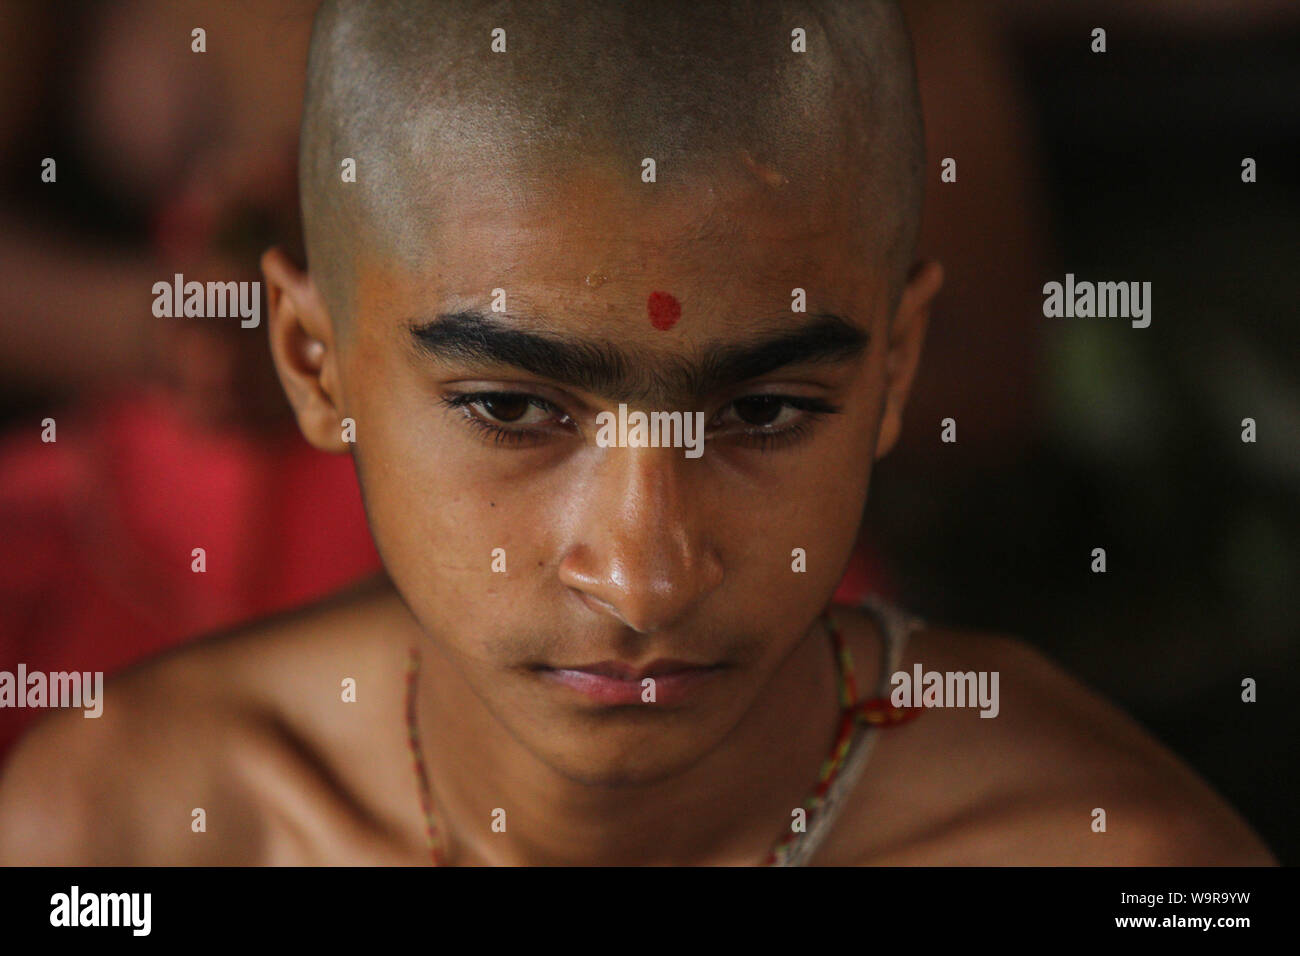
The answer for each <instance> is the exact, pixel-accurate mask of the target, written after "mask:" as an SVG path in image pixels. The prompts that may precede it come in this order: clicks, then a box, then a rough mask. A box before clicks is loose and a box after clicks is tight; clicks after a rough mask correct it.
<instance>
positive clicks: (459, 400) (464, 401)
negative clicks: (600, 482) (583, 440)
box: [439, 392, 573, 445]
mask: <svg viewBox="0 0 1300 956" xmlns="http://www.w3.org/2000/svg"><path fill="white" fill-rule="evenodd" d="M439 401H440V402H441V403H442V404H443V405H446V406H447V407H448V408H453V409H457V410H459V411H460V412H461V415H462V416H463V418H464V421H465V424H467V425H469V426H470V427H471V428H475V429H478V430H479V431H480V432H482V433H483V434H484V435H485V436H487V437H488V438H490V439H491V440H492V441H493V442H494V443H496V444H499V445H501V444H505V445H518V444H522V443H525V442H537V441H540V440H545V438H546V435H547V433H548V432H549V431H550V429H549V428H547V427H546V426H547V423H548V422H551V421H552V420H554V422H553V423H554V424H555V425H556V426H564V425H571V424H572V423H573V420H572V419H571V418H569V416H568V415H566V414H565V413H564V412H563V411H562V410H560V409H559V408H556V407H555V406H554V405H552V404H551V403H550V402H548V401H546V399H544V398H540V397H538V396H536V395H529V394H527V393H525V392H469V393H466V394H464V395H451V396H448V397H446V398H442V399H439ZM530 413H531V414H530Z"/></svg>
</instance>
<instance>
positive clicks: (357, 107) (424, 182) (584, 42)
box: [299, 0, 924, 321]
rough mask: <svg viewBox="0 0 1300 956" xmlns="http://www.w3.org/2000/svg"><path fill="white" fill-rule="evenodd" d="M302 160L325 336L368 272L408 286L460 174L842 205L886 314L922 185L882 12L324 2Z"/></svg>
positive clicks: (901, 71)
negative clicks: (646, 179)
mask: <svg viewBox="0 0 1300 956" xmlns="http://www.w3.org/2000/svg"><path fill="white" fill-rule="evenodd" d="M498 28H499V29H500V30H502V31H504V44H505V52H495V51H494V50H493V31H495V30H497V29H498ZM795 30H801V31H802V34H803V36H804V37H805V38H806V39H805V41H804V42H805V43H806V52H796V51H795V50H794V49H792V44H793V43H795V38H794V36H792V31H795ZM500 42H501V37H500V35H498V45H499V44H500ZM300 149H301V155H300V170H299V172H300V185H301V195H302V203H303V223H304V230H305V238H306V244H307V253H308V259H309V265H310V268H311V272H312V275H313V278H314V279H315V281H316V282H317V285H318V286H319V287H320V288H321V290H322V292H323V294H324V296H325V299H326V302H327V304H328V305H329V307H330V310H331V313H332V314H333V315H334V316H335V319H336V321H337V320H339V319H344V320H346V318H347V317H348V316H349V315H350V313H351V311H352V301H353V300H352V288H353V283H354V280H355V275H356V269H357V266H358V262H359V259H360V258H361V257H365V256H377V255H384V256H391V257H396V258H398V259H399V260H401V261H403V262H405V263H407V264H410V265H415V264H418V263H419V262H420V261H421V254H422V252H421V247H422V246H424V245H426V244H427V242H428V237H429V236H430V235H431V234H436V233H444V234H445V233H446V232H448V231H449V227H453V226H454V223H455V218H456V211H455V209H454V208H453V207H452V205H451V204H450V203H449V202H447V194H448V187H449V185H451V184H452V183H453V182H454V181H455V178H456V177H457V175H458V174H462V173H463V172H464V171H466V170H470V169H472V170H475V171H477V172H484V171H487V172H497V173H500V174H501V175H502V176H506V177H513V178H514V181H517V182H523V183H527V182H531V181H536V179H537V177H538V175H539V171H545V170H551V171H560V170H564V169H566V168H571V167H572V166H574V165H582V164H596V165H599V166H601V167H603V168H606V169H614V170H619V171H622V172H623V173H625V175H626V176H627V180H628V183H629V186H633V185H635V184H637V183H639V175H640V171H641V160H642V158H643V157H652V158H654V159H655V162H656V165H657V169H658V184H659V187H658V188H666V189H672V188H674V186H679V185H689V183H690V181H691V179H692V177H693V176H695V175H699V174H700V173H702V172H704V171H708V170H710V169H711V168H712V167H714V166H716V164H717V163H718V162H719V159H720V157H731V158H734V157H736V156H740V157H742V158H743V162H744V164H745V165H746V166H747V167H748V168H749V169H750V171H751V172H752V173H753V175H755V176H757V177H759V179H760V181H763V182H766V183H767V185H769V186H770V187H771V188H773V189H786V190H791V191H794V192H796V193H797V192H799V191H809V192H812V191H817V190H821V191H826V190H834V191H836V195H835V197H834V199H833V202H834V203H835V204H836V205H839V206H842V207H843V206H847V207H848V208H850V209H851V210H852V211H853V215H854V216H855V222H857V223H859V224H860V226H861V228H860V231H859V234H858V236H857V237H856V238H858V239H860V241H861V243H862V245H861V249H862V252H863V256H864V258H865V260H866V261H868V262H870V263H872V264H873V265H875V267H876V268H877V269H878V271H879V275H880V278H881V280H882V281H884V282H886V283H887V285H888V290H889V303H890V308H891V310H892V308H893V307H894V306H895V305H896V303H897V299H898V295H899V293H900V292H901V288H902V284H903V279H904V276H905V270H906V268H907V266H908V264H909V262H910V259H911V256H912V254H913V251H914V246H915V241H916V231H917V225H918V221H919V216H920V203H921V177H922V167H923V164H924V142H923V135H922V129H921V118H920V107H919V102H918V96H917V92H916V81H915V76H914V71H913V66H912V55H911V46H910V42H909V39H908V36H907V31H906V27H905V25H904V23H903V20H902V16H901V14H900V13H899V11H898V9H897V7H896V5H895V4H894V3H892V2H884V0H860V2H804V0H747V2H731V3H725V2H718V3H713V2H709V3H701V2H700V0H687V2H679V0H658V2H653V3H644V4H643V3H634V2H628V0H530V2H529V3H526V4H518V3H501V2H472V0H374V2H358V0H325V2H324V3H323V4H322V6H321V9H320V11H319V13H318V14H317V18H316V23H315V26H314V28H313V32H312V40H311V52H310V56H309V61H308V78H307V93H306V102H305V104H304V110H303V122H302V139H301V147H300ZM345 158H352V159H355V161H356V164H357V181H356V182H355V183H348V182H343V181H342V179H341V176H340V164H341V163H342V161H343V160H344V159H345ZM525 169H527V170H528V171H529V175H528V176H524V175H523V171H524V170H525ZM540 175H542V176H544V175H545V174H544V173H541V174H540ZM738 228H742V229H743V224H740V225H739V226H738Z"/></svg>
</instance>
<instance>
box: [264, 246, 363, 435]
mask: <svg viewBox="0 0 1300 956" xmlns="http://www.w3.org/2000/svg"><path fill="white" fill-rule="evenodd" d="M262 274H263V276H265V278H266V289H267V306H268V312H269V315H268V321H267V328H268V331H269V333H270V336H271V357H272V358H273V360H274V361H275V369H276V374H277V375H279V377H280V384H281V386H282V387H283V388H284V393H285V395H286V396H287V397H288V399H289V403H290V404H291V405H292V406H293V409H294V414H295V415H296V416H297V419H298V427H299V429H301V431H302V434H303V437H304V438H306V439H307V441H308V442H310V443H311V444H312V445H313V446H315V447H316V448H319V449H320V450H321V451H329V452H344V451H347V450H348V447H347V443H345V442H344V441H343V432H342V429H341V427H340V425H339V423H340V421H341V419H342V418H343V414H342V411H341V402H340V398H341V396H340V394H339V392H340V390H339V387H338V382H339V376H338V353H337V350H336V349H335V345H334V332H333V326H332V324H331V322H330V317H329V311H328V309H327V308H326V306H325V303H324V301H323V299H322V298H321V296H320V293H319V292H318V291H317V289H316V285H315V283H314V282H312V280H311V277H310V276H309V275H307V273H305V272H303V271H302V270H301V269H299V268H298V266H297V265H295V264H294V263H293V262H292V260H290V259H289V257H288V256H287V255H285V253H284V252H283V251H282V250H281V249H279V248H274V249H268V250H267V251H266V253H265V254H263V256H262Z"/></svg>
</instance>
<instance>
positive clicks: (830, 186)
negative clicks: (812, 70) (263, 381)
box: [362, 147, 879, 330]
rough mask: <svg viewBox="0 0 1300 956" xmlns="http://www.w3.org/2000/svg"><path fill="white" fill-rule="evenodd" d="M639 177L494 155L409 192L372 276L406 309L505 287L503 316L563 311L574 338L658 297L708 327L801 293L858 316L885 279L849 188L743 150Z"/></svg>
mask: <svg viewBox="0 0 1300 956" xmlns="http://www.w3.org/2000/svg"><path fill="white" fill-rule="evenodd" d="M643 168H644V167H643V165H642V163H641V161H640V160H638V159H636V158H631V159H629V160H628V161H627V162H626V163H623V164H619V163H616V162H613V161H601V162H586V163H582V164H577V163H567V164H564V165H556V164H550V163H545V162H538V161H536V160H532V161H529V160H528V159H526V158H523V157H517V156H504V157H503V156H498V157H496V158H495V159H494V161H492V162H489V163H479V164H460V165H459V166H456V167H453V168H450V169H445V170H443V171H442V172H441V174H440V175H439V176H438V177H437V178H436V180H434V181H431V182H430V183H429V185H430V186H431V188H428V189H415V190H412V194H413V195H423V196H427V197H428V198H427V199H426V200H425V201H423V202H413V203H410V204H408V205H407V206H406V207H405V208H404V209H402V210H401V211H400V212H398V213H397V214H398V215H401V216H402V217H403V218H404V219H405V222H404V223H403V224H402V226H403V228H402V229H401V230H400V233H401V234H403V235H404V237H405V238H404V240H403V244H404V246H405V247H406V248H405V249H404V250H403V254H402V255H400V256H399V257H398V258H400V260H401V262H400V264H399V263H397V262H392V261H390V262H384V263H380V262H375V263H372V264H371V265H372V266H374V267H377V270H378V271H379V272H381V273H383V274H385V276H386V280H387V281H386V282H385V285H390V288H389V289H388V290H387V291H388V292H390V293H394V294H396V295H397V296H398V297H399V298H408V296H409V298H410V299H412V301H411V302H410V307H412V308H421V307H422V308H424V309H425V310H426V311H428V310H429V309H431V308H434V307H437V308H439V309H446V308H454V307H456V306H457V305H463V306H470V305H476V304H483V303H485V302H486V301H487V299H488V298H489V297H490V295H491V292H492V290H494V289H504V290H505V292H506V296H507V311H509V312H515V311H516V307H517V306H521V305H522V306H525V307H527V310H529V311H537V312H540V313H543V314H546V315H547V316H549V317H552V318H554V317H556V313H557V312H558V313H561V314H563V315H564V316H566V317H567V319H568V320H569V323H568V324H571V326H572V327H573V328H575V329H577V328H579V327H580V326H581V325H583V324H586V323H585V322H584V321H583V319H584V318H586V319H592V320H599V323H600V324H601V325H602V326H605V325H607V322H608V315H607V313H609V312H618V313H620V314H622V315H629V316H634V315H635V313H636V309H635V305H636V303H637V302H644V301H645V299H646V297H647V296H649V295H650V294H651V293H652V292H655V291H665V292H669V293H671V294H672V295H673V296H675V297H676V298H677V299H679V300H680V301H681V302H682V303H683V309H684V310H688V309H689V308H690V307H692V306H693V307H694V311H695V314H696V315H697V316H699V315H703V314H704V313H705V312H707V313H708V315H709V316H710V317H711V318H712V319H713V320H714V322H713V323H712V324H713V325H714V328H715V329H716V328H717V325H716V323H717V322H718V321H722V322H724V323H725V322H726V321H727V319H728V317H729V316H735V317H737V318H740V317H748V318H751V319H752V318H754V317H755V314H756V313H758V314H762V315H765V316H779V315H781V314H789V313H790V308H791V301H792V290H794V289H796V288H800V289H803V290H805V293H806V296H807V297H808V299H809V302H808V309H809V311H815V310H816V309H817V308H821V309H827V310H832V311H836V310H838V311H840V312H841V313H845V314H857V315H859V317H860V320H861V321H862V322H864V323H865V321H866V320H867V319H868V315H867V312H868V311H869V309H868V307H867V306H866V305H865V304H864V302H865V301H866V300H867V299H870V298H871V296H872V294H873V293H874V292H875V291H876V289H877V287H878V285H879V282H878V276H877V273H878V272H879V269H878V267H877V264H875V263H872V262H871V261H870V260H869V258H868V257H866V256H865V255H864V254H863V253H862V251H861V250H862V248H863V243H862V241H861V237H862V233H863V231H864V228H863V227H864V225H866V224H864V223H863V222H861V221H860V217H858V216H857V215H856V214H855V212H854V207H856V206H857V203H856V202H853V201H851V200H852V196H851V195H849V193H850V191H851V190H852V189H853V188H854V186H853V184H852V183H851V182H846V181H845V180H844V178H843V177H833V176H831V175H830V174H829V172H828V171H827V170H826V169H825V168H817V169H815V170H812V171H808V170H806V169H802V168H798V167H796V166H794V165H790V164H781V163H780V162H769V161H766V160H765V159H763V158H760V157H758V156H756V155H754V153H752V152H751V151H749V150H747V149H744V148H739V147H738V148H736V149H734V150H730V151H727V152H724V153H721V154H719V155H716V156H714V157H711V158H709V159H706V160H699V161H696V162H694V163H693V164H692V165H691V166H690V167H689V168H688V167H685V166H684V165H682V164H680V163H671V162H665V163H663V164H659V163H656V167H655V170H654V173H655V181H654V182H645V181H643V179H642V171H643ZM395 267H396V268H395ZM362 271H363V274H364V273H365V271H366V264H365V263H364V262H363V266H362ZM392 283H396V284H397V285H398V286H405V288H398V289H394V288H391V284H392ZM367 285H370V286H372V287H373V283H367V282H365V281H364V280H363V282H362V286H363V287H365V286H367ZM433 299H436V300H438V301H437V302H436V303H434V302H433V301H432V300H433ZM419 300H422V301H419ZM363 310H364V308H363ZM696 324H697V325H699V324H700V323H698V322H697V323H696ZM685 329H686V326H685V325H683V330H685Z"/></svg>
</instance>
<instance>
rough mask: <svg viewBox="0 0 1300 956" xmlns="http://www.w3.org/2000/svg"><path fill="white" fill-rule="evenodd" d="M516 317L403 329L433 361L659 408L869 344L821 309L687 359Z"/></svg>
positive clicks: (461, 318)
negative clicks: (495, 368) (493, 369)
mask: <svg viewBox="0 0 1300 956" xmlns="http://www.w3.org/2000/svg"><path fill="white" fill-rule="evenodd" d="M515 321H516V320H512V319H511V318H510V317H508V316H504V315H503V314H501V313H495V314H489V313H484V312H480V311H477V310H473V309H470V310H463V311H459V312H449V313H444V314H442V315H439V316H438V317H437V318H436V319H433V320H431V321H426V322H421V321H419V320H415V321H412V322H409V323H408V327H409V329H410V332H411V336H412V339H413V343H414V345H415V347H416V348H417V350H418V351H419V352H421V353H423V354H424V355H426V356H429V357H432V358H435V359H439V360H443V361H448V362H457V361H459V362H469V363H476V364H485V365H503V366H509V367H512V368H516V369H520V370H521V371H524V372H528V373H530V374H532V375H536V376H538V377H540V378H545V379H548V380H550V381H552V382H557V383H561V384H564V385H568V386H571V387H574V388H578V389H581V390H583V391H586V392H590V393H592V394H594V395H601V396H603V397H605V398H609V399H612V400H615V401H622V402H651V403H656V404H660V405H664V406H669V405H672V404H675V403H680V402H694V403H696V404H699V403H700V402H702V401H703V400H704V399H706V398H707V397H709V396H711V395H714V394H716V393H718V392H720V391H722V390H723V389H726V388H731V387H735V386H736V385H740V384H741V383H743V382H746V381H749V380H750V379H754V378H758V377H759V376H762V375H767V374H769V373H771V372H774V371H777V370H778V369H782V368H785V367H787V366H792V365H808V364H838V363H842V362H846V361H848V360H850V359H853V358H856V357H858V356H859V355H861V354H862V353H863V352H864V351H865V350H866V348H867V346H868V344H869V343H870V341H871V336H870V334H869V333H867V332H865V331H863V330H862V329H859V328H858V327H857V326H855V325H853V324H852V323H850V322H849V321H848V320H847V319H845V318H843V317H841V316H838V315H833V314H830V313H825V312H823V313H816V314H813V315H810V316H809V317H808V320H807V321H806V322H805V323H804V324H802V325H799V326H795V327H794V328H785V329H781V330H779V331H776V332H773V333H770V334H768V335H761V334H760V335H758V336H756V337H755V338H753V339H751V340H750V341H748V342H726V343H718V344H712V345H705V346H703V347H702V348H701V349H700V350H699V351H698V353H697V354H696V355H695V356H694V357H690V358H687V357H682V356H655V357H644V356H642V355H634V354H633V353H630V352H627V351H624V350H623V349H620V348H617V347H615V346H613V345H611V344H610V343H608V342H600V341H592V340H589V339H581V338H572V337H569V336H565V335H560V334H558V333H555V332H550V331H542V332H536V331H531V330H526V329H521V328H517V327H516V326H515V325H514V322H515Z"/></svg>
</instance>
